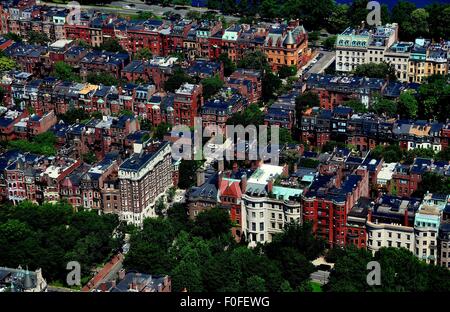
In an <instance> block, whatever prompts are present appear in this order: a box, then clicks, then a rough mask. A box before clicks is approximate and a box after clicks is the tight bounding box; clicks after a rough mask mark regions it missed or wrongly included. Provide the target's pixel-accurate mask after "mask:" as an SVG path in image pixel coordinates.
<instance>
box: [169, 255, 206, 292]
mask: <svg viewBox="0 0 450 312" xmlns="http://www.w3.org/2000/svg"><path fill="white" fill-rule="evenodd" d="M172 289H173V290H174V291H177V292H179V291H182V290H184V289H186V290H187V291H189V292H201V291H203V284H202V274H201V270H200V268H199V267H198V265H195V264H192V263H190V262H188V261H185V260H181V261H180V263H179V264H178V265H177V266H176V267H175V268H174V269H173V271H172Z"/></svg>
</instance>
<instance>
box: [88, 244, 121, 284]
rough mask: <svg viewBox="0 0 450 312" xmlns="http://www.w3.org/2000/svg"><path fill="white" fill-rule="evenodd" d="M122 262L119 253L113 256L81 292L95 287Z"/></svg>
mask: <svg viewBox="0 0 450 312" xmlns="http://www.w3.org/2000/svg"><path fill="white" fill-rule="evenodd" d="M122 261H123V255H122V254H121V253H119V254H117V255H115V256H114V258H113V259H112V260H111V261H110V262H108V263H107V264H105V266H104V267H103V268H102V269H101V270H100V272H98V273H97V275H95V276H94V277H93V278H92V279H91V280H90V281H89V282H88V283H87V284H86V285H85V286H84V287H83V288H82V289H81V291H82V292H89V291H91V289H93V288H95V287H97V285H98V284H100V283H101V282H102V281H103V279H104V278H105V277H106V276H108V274H109V273H110V272H111V271H112V270H113V269H114V268H115V267H116V266H117V265H118V264H120V263H122Z"/></svg>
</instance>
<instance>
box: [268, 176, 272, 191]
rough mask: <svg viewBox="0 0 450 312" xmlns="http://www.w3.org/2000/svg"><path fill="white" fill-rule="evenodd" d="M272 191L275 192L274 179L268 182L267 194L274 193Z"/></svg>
mask: <svg viewBox="0 0 450 312" xmlns="http://www.w3.org/2000/svg"><path fill="white" fill-rule="evenodd" d="M272 191H273V179H270V180H269V181H268V182H267V192H268V193H272Z"/></svg>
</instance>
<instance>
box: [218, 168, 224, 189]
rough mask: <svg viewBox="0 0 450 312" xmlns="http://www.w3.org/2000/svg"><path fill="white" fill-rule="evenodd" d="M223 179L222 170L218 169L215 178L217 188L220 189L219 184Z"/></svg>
mask: <svg viewBox="0 0 450 312" xmlns="http://www.w3.org/2000/svg"><path fill="white" fill-rule="evenodd" d="M222 180H223V171H219V174H218V179H217V184H218V185H217V188H218V189H220V185H222Z"/></svg>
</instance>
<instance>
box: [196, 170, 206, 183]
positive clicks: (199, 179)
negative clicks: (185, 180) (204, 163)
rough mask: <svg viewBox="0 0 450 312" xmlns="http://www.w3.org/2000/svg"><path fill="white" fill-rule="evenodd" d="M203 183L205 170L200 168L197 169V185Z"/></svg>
mask: <svg viewBox="0 0 450 312" xmlns="http://www.w3.org/2000/svg"><path fill="white" fill-rule="evenodd" d="M203 183H205V171H204V170H203V169H202V168H199V169H197V186H201V185H202V184H203Z"/></svg>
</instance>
